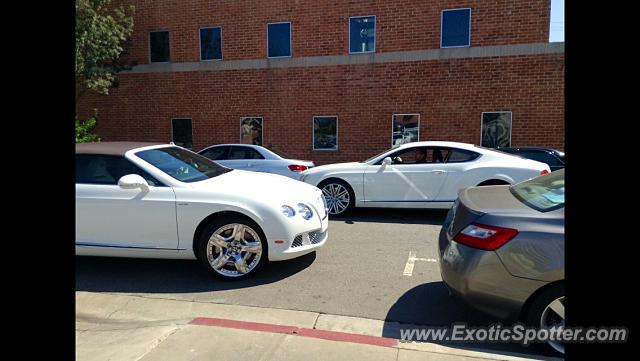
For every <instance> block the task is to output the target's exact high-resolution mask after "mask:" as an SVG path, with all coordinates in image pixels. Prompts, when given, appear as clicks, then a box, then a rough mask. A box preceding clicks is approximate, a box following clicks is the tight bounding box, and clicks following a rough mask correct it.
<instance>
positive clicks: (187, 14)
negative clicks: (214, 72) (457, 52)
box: [120, 0, 550, 64]
mask: <svg viewBox="0 0 640 361" xmlns="http://www.w3.org/2000/svg"><path fill="white" fill-rule="evenodd" d="M120 2H121V3H124V4H127V5H128V4H131V5H134V6H135V8H136V11H135V17H134V23H135V34H134V36H133V38H132V41H131V49H130V59H132V60H135V61H137V62H138V63H139V64H146V63H148V61H149V45H148V32H149V31H157V30H168V31H170V37H171V40H170V43H171V61H172V62H194V61H199V59H200V55H199V32H198V29H199V28H201V27H208V26H221V27H222V52H223V56H224V59H225V60H237V59H263V58H265V57H266V24H267V23H268V22H280V21H291V22H292V29H293V30H292V52H293V56H294V57H304V56H322V55H339V54H348V50H349V49H348V46H349V38H348V26H349V25H348V19H349V17H350V16H364V15H375V16H376V52H378V53H379V52H391V51H406V50H423V49H437V48H439V47H440V13H441V11H442V10H443V9H450V8H460V7H470V8H471V9H472V10H471V22H472V25H471V46H489V45H506V44H524V43H537V42H546V41H548V38H549V16H550V0H519V1H518V0H491V1H487V0H484V1H480V0H478V1H460V0H439V1H427V0H393V1H389V0H386V1H372V0H369V1H365V0H362V1H346V0H254V1H248V0H218V1H211V0H209V1H205V0H130V1H125V0H121V1H120Z"/></svg>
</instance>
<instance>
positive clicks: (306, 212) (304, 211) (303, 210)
mask: <svg viewBox="0 0 640 361" xmlns="http://www.w3.org/2000/svg"><path fill="white" fill-rule="evenodd" d="M298 212H300V215H301V216H302V218H304V219H311V217H313V211H312V210H311V208H309V206H307V205H306V204H302V203H298Z"/></svg>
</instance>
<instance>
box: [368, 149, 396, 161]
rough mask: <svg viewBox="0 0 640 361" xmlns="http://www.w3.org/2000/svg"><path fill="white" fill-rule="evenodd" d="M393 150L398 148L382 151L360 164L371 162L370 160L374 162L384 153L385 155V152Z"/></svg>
mask: <svg viewBox="0 0 640 361" xmlns="http://www.w3.org/2000/svg"><path fill="white" fill-rule="evenodd" d="M395 148H398V147H393V148H391V149H387V150H383V151H382V152H380V153H378V154H376V155H374V156H373V157H371V158H369V159H367V160H363V161H361V162H360V163H367V162H370V161H372V160H374V159H376V158H378V157H379V156H381V155H383V154H384V153H386V152H388V151H390V150H392V149H395Z"/></svg>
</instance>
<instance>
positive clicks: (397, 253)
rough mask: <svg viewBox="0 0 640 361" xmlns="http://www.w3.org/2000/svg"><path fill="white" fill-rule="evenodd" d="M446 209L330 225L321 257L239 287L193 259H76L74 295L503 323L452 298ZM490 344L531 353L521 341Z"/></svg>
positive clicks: (357, 215)
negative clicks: (444, 246)
mask: <svg viewBox="0 0 640 361" xmlns="http://www.w3.org/2000/svg"><path fill="white" fill-rule="evenodd" d="M446 213H447V212H446V211H442V210H391V209H358V210H355V211H354V212H353V213H352V214H351V215H349V216H346V217H343V218H340V219H334V220H331V221H330V225H329V232H330V235H329V240H328V241H327V243H326V244H325V246H324V247H322V248H321V249H319V250H318V251H317V252H316V253H312V254H309V255H306V256H303V257H301V258H298V259H294V260H290V261H284V262H274V263H271V264H268V265H267V266H266V267H265V268H263V269H262V270H261V272H260V273H259V274H257V275H256V276H255V277H253V278H251V279H248V280H245V281H239V282H222V281H218V280H216V279H214V278H212V277H210V276H209V275H208V274H207V273H206V272H204V271H203V270H201V268H200V267H201V266H200V265H199V264H198V263H197V262H195V261H174V260H154V259H122V258H121V259H117V258H98V257H77V258H76V290H77V291H90V292H109V293H123V294H131V295H144V296H145V297H159V298H170V299H179V300H189V301H196V302H215V303H226V304H235V305H244V306H260V307H272V308H282V309H289V310H301V311H313V312H320V313H328V314H334V315H345V316H355V317H364V318H371V319H377V320H385V321H388V322H401V323H408V324H417V325H430V326H431V325H433V326H436V325H437V326H450V325H451V324H452V323H455V322H465V323H467V324H469V325H490V324H492V323H495V322H498V320H496V319H494V318H492V317H490V316H486V315H484V314H482V313H480V312H478V311H475V310H474V309H472V308H470V307H469V306H467V305H466V304H464V303H463V302H462V301H460V300H458V299H456V298H455V297H450V296H449V295H448V292H447V290H446V288H445V286H444V284H443V283H442V281H441V278H440V273H439V268H438V263H437V237H438V233H439V231H440V225H441V224H442V222H443V221H444V218H445V216H446ZM410 259H413V261H411V260H410ZM411 263H413V268H411V266H410V264H411ZM408 264H409V265H408ZM394 332H396V331H393V330H389V331H386V330H385V335H384V336H388V337H398V335H395V334H393V333H394ZM491 347H492V348H495V347H498V348H500V349H505V348H506V349H509V350H512V351H516V352H527V353H531V352H532V351H533V350H532V349H524V348H522V347H521V346H518V345H515V344H514V345H501V346H491Z"/></svg>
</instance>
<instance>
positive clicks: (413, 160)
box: [391, 147, 449, 164]
mask: <svg viewBox="0 0 640 361" xmlns="http://www.w3.org/2000/svg"><path fill="white" fill-rule="evenodd" d="M448 153H449V151H448V150H447V149H443V148H427V147H417V148H410V149H405V150H401V151H398V152H396V153H394V154H392V155H391V160H392V161H393V164H425V163H426V164H430V163H444V161H445V159H446V158H447V156H448Z"/></svg>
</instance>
